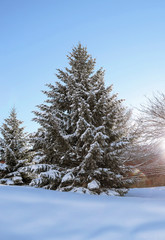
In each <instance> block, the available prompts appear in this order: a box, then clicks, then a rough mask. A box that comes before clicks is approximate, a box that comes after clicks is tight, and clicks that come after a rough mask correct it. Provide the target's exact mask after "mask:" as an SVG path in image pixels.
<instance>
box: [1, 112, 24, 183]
mask: <svg viewBox="0 0 165 240" xmlns="http://www.w3.org/2000/svg"><path fill="white" fill-rule="evenodd" d="M22 123H23V122H22V121H20V120H18V119H17V114H16V110H15V108H12V110H11V113H10V115H9V117H8V118H6V119H5V120H4V123H3V124H2V127H1V128H0V132H1V135H2V138H1V141H0V152H1V161H3V162H5V164H6V168H5V172H4V176H3V178H4V177H5V178H6V177H8V176H7V175H6V174H8V175H9V177H10V176H12V177H15V180H16V181H17V182H21V183H22V179H21V181H20V179H18V177H20V173H19V174H18V173H17V170H18V168H19V167H22V166H24V165H25V161H26V160H25V159H26V158H27V157H28V147H27V134H25V133H24V127H21V124H22ZM3 170H4V167H3ZM12 172H14V174H13V175H12V174H11V173H12ZM1 175H2V174H1ZM16 176H17V178H16ZM20 178H21V177H20ZM8 182H9V181H8ZM10 182H11V181H10ZM2 183H3V182H2ZM4 183H7V181H4Z"/></svg>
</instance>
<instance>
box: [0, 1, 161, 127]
mask: <svg viewBox="0 0 165 240" xmlns="http://www.w3.org/2000/svg"><path fill="white" fill-rule="evenodd" d="M78 42H81V43H82V44H83V45H85V46H87V48H88V52H89V53H90V54H92V56H93V57H95V58H96V60H97V68H99V67H103V68H104V69H105V70H106V75H105V82H106V85H110V84H112V83H113V84H114V92H118V93H119V97H120V98H124V99H125V100H126V101H125V104H126V105H127V106H129V107H134V106H135V107H138V106H139V105H140V104H142V103H143V102H144V101H145V97H144V95H147V96H151V95H152V93H153V92H154V91H162V92H164V90H165V1H164V0H82V1H80V0H0V124H1V123H2V122H3V120H4V118H6V117H8V116H9V112H10V110H11V108H12V107H13V106H15V107H16V109H17V112H18V118H19V119H20V120H23V121H24V126H26V131H30V132H32V131H35V130H36V129H37V124H36V123H34V122H32V121H31V119H32V118H33V114H32V113H31V112H32V111H33V110H36V107H35V106H36V105H37V104H41V103H43V101H44V98H45V97H44V95H43V94H42V93H41V90H44V89H46V87H45V84H46V83H54V82H55V81H56V80H57V79H56V77H55V75H54V74H55V73H56V69H57V68H62V69H63V68H64V67H66V65H67V59H66V54H67V53H68V52H70V51H71V49H72V47H73V46H74V45H76V44H77V43H78Z"/></svg>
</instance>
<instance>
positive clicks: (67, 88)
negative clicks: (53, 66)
mask: <svg viewBox="0 0 165 240" xmlns="http://www.w3.org/2000/svg"><path fill="white" fill-rule="evenodd" d="M67 58H68V61H69V67H67V68H66V69H65V71H62V70H60V69H58V74H56V76H57V78H58V79H59V81H58V82H56V84H55V85H52V84H48V85H47V86H48V88H49V90H48V91H43V92H44V94H46V96H47V100H46V101H45V103H44V104H41V105H39V106H38V108H39V111H35V112H34V113H35V116H36V117H35V118H34V120H35V121H36V122H38V123H39V124H40V125H41V128H40V130H39V131H38V132H37V133H36V135H35V137H34V150H35V151H37V152H38V154H37V155H36V158H35V159H38V162H37V163H38V164H37V165H35V166H33V169H32V170H33V171H34V172H35V173H37V174H36V178H35V179H34V180H33V181H32V182H31V185H32V186H36V187H40V186H41V187H45V188H50V189H57V190H61V191H75V192H76V191H81V192H84V193H85V192H90V193H94V194H101V193H105V194H110V192H111V190H113V191H115V192H116V193H119V194H121V195H122V194H124V193H125V192H126V189H127V187H128V180H126V175H127V173H128V172H129V168H128V167H126V166H125V164H124V163H125V161H126V159H125V157H124V156H125V155H124V152H125V151H126V149H127V146H128V145H129V144H130V143H131V141H132V136H131V134H130V130H129V127H128V125H129V118H130V114H129V112H128V111H127V110H126V109H125V108H124V107H123V105H122V100H119V99H118V98H117V94H113V93H112V86H110V87H107V88H106V87H105V85H104V71H103V70H102V69H99V70H98V71H96V72H94V67H95V59H93V58H92V57H91V56H90V55H89V54H88V52H87V49H86V48H85V47H83V46H81V44H79V45H78V46H77V47H74V48H73V50H72V52H71V53H70V54H69V55H68V56H67ZM39 159H40V160H39Z"/></svg>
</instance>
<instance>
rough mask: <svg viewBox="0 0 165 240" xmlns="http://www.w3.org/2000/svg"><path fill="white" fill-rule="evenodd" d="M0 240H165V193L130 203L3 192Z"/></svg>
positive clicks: (143, 194) (136, 193)
mask: <svg viewBox="0 0 165 240" xmlns="http://www.w3.org/2000/svg"><path fill="white" fill-rule="evenodd" d="M0 239H1V240H144V239H145V240H164V239H165V187H158V188H149V189H131V190H130V191H129V193H128V194H127V195H126V196H125V197H108V196H91V195H83V194H78V193H63V192H56V191H49V190H44V189H35V188H29V187H14V186H0Z"/></svg>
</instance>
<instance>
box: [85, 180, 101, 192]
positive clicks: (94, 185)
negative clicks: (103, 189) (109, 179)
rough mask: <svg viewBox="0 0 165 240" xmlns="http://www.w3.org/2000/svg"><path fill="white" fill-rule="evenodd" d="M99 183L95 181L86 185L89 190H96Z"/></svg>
mask: <svg viewBox="0 0 165 240" xmlns="http://www.w3.org/2000/svg"><path fill="white" fill-rule="evenodd" d="M99 186H100V183H99V182H98V181H97V180H93V181H92V182H90V183H88V188H89V190H93V189H98V188H99Z"/></svg>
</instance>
